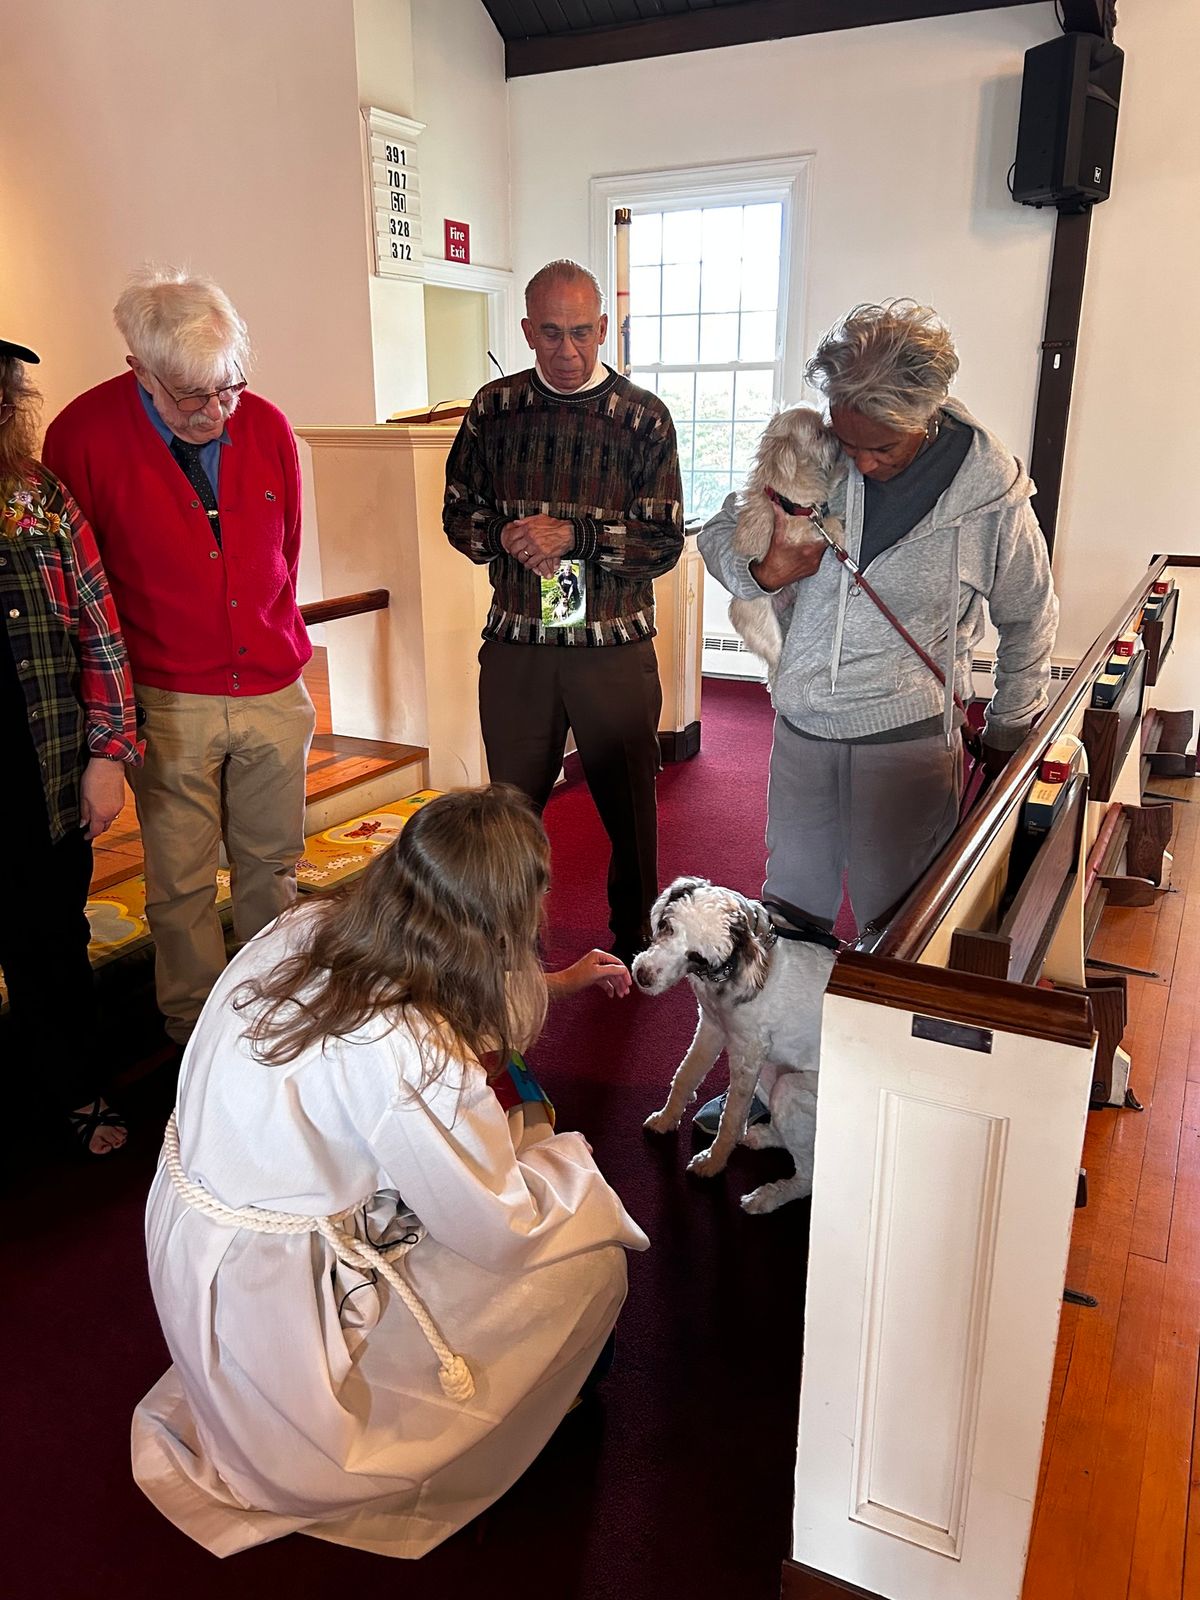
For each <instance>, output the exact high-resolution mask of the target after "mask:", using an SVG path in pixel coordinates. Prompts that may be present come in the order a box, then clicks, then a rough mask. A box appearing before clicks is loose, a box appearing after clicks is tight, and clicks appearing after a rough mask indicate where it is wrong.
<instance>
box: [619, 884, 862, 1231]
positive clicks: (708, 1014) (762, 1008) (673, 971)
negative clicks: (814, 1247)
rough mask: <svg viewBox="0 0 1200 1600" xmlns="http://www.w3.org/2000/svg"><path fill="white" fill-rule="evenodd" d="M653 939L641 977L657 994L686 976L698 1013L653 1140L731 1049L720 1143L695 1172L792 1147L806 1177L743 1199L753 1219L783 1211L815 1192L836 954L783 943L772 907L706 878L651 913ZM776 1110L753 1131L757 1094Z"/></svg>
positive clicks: (653, 1121)
mask: <svg viewBox="0 0 1200 1600" xmlns="http://www.w3.org/2000/svg"><path fill="white" fill-rule="evenodd" d="M650 926H651V929H652V933H653V937H652V939H651V942H650V944H649V946H648V947H647V948H646V949H645V950H643V951H642V953H641V954H640V955H639V956H638V957H637V958H636V959H635V961H634V963H633V977H634V981H635V982H636V983H637V985H638V987H639V988H640V989H643V990H645V992H646V993H647V994H664V993H665V992H666V991H667V990H668V989H670V988H671V987H672V986H673V985H674V984H676V983H678V981H679V980H680V978H684V977H686V978H687V980H688V982H689V983H690V984H691V986H692V991H693V993H694V994H695V996H696V1000H697V1003H698V1005H699V1012H700V1014H699V1020H698V1023H697V1027H696V1036H695V1038H694V1039H693V1040H692V1043H691V1047H690V1049H689V1050H688V1052H687V1055H686V1056H684V1058H683V1061H682V1062H681V1063H680V1065H679V1068H678V1070H677V1071H676V1073H675V1076H674V1078H673V1079H672V1080H671V1092H670V1094H669V1096H668V1098H667V1103H666V1105H665V1106H663V1108H662V1110H661V1111H656V1112H655V1113H654V1115H653V1116H651V1117H647V1119H646V1123H645V1126H646V1127H647V1128H648V1129H650V1130H651V1132H653V1133H670V1132H671V1131H672V1130H673V1129H675V1128H677V1127H678V1126H679V1122H680V1119H681V1118H682V1116H683V1113H684V1111H685V1109H686V1108H687V1106H688V1105H690V1103H691V1102H692V1101H693V1100H694V1099H695V1098H696V1090H697V1089H698V1088H699V1086H700V1084H701V1083H702V1082H703V1080H704V1078H705V1076H706V1075H707V1073H708V1072H709V1070H710V1068H711V1067H712V1065H713V1063H714V1062H715V1061H716V1059H717V1057H718V1056H719V1055H720V1054H721V1051H722V1050H728V1052H729V1094H728V1096H727V1097H726V1101H725V1107H724V1110H723V1111H722V1113H721V1125H720V1127H719V1128H718V1130H717V1136H716V1138H715V1139H714V1140H713V1142H712V1144H711V1145H710V1146H709V1148H708V1149H707V1150H702V1151H701V1152H700V1154H699V1155H697V1156H694V1157H693V1158H692V1160H691V1161H690V1162H689V1163H688V1171H689V1172H694V1173H697V1174H699V1175H700V1176H702V1177H715V1176H716V1174H717V1173H718V1172H720V1171H722V1170H723V1168H724V1166H725V1163H726V1162H727V1161H728V1160H729V1157H730V1154H731V1153H732V1151H733V1148H734V1146H735V1145H736V1144H738V1143H739V1142H741V1143H742V1144H744V1145H746V1146H748V1147H749V1148H750V1149H752V1150H762V1149H766V1148H767V1147H769V1146H773V1145H777V1146H782V1147H783V1148H784V1149H786V1150H787V1151H788V1153H789V1154H790V1155H791V1157H792V1160H793V1161H794V1162H795V1166H796V1170H795V1172H794V1174H793V1175H792V1176H791V1177H790V1178H782V1179H780V1180H778V1181H777V1182H775V1183H765V1184H763V1185H761V1187H759V1188H757V1189H755V1190H754V1191H753V1192H752V1193H751V1194H748V1195H745V1196H744V1197H743V1199H742V1206H743V1207H744V1209H745V1210H747V1211H753V1212H764V1211H774V1210H775V1209H776V1207H778V1206H781V1205H784V1204H786V1202H787V1201H789V1200H800V1199H803V1198H804V1197H805V1196H806V1195H809V1194H811V1193H812V1176H813V1142H814V1139H815V1136H816V1116H817V1067H818V1057H819V1055H820V1048H821V1005H822V1001H823V999H824V995H825V987H826V985H827V984H828V982H829V974H830V972H831V970H832V968H833V963H834V958H835V954H836V951H835V948H834V947H835V946H836V940H834V939H833V938H832V936H829V942H828V945H826V944H824V943H810V942H808V941H807V940H805V941H800V940H796V939H792V938H781V937H780V936H779V933H778V931H777V929H776V928H775V925H774V924H773V923H772V921H771V918H770V915H769V914H768V912H767V908H766V907H765V906H764V905H763V904H762V903H761V902H760V901H757V900H748V899H747V898H746V897H745V895H741V894H738V893H736V891H734V890H732V889H721V888H717V887H716V886H715V885H713V884H711V883H709V882H708V880H707V879H706V878H676V880H675V882H674V883H673V884H671V886H670V887H669V888H668V889H665V890H664V891H663V893H662V894H661V895H659V897H658V899H657V900H656V901H655V903H654V906H653V909H652V910H651V913H650ZM756 1086H757V1087H758V1088H759V1093H760V1095H761V1097H762V1098H763V1099H764V1100H766V1101H767V1103H768V1104H769V1105H770V1108H771V1120H770V1122H769V1123H761V1124H759V1125H758V1126H757V1127H754V1128H750V1129H747V1127H746V1114H747V1112H748V1111H749V1109H750V1101H751V1098H752V1096H753V1094H754V1090H755V1087H756Z"/></svg>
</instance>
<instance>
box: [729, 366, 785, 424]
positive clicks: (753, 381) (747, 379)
mask: <svg viewBox="0 0 1200 1600" xmlns="http://www.w3.org/2000/svg"><path fill="white" fill-rule="evenodd" d="M774 388H775V383H774V374H773V373H770V372H739V373H738V375H737V405H736V406H735V408H734V413H733V414H734V416H735V417H736V418H737V419H738V421H739V422H742V421H747V422H748V421H750V420H752V419H753V418H756V417H761V418H763V420H764V421H765V420H766V418H767V417H769V416H770V415H771V408H772V405H773V404H774Z"/></svg>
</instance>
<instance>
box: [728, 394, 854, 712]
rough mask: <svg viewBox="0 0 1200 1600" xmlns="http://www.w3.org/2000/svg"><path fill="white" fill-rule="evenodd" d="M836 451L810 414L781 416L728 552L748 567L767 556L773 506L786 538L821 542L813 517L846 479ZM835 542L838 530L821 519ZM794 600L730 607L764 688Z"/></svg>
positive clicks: (761, 448)
mask: <svg viewBox="0 0 1200 1600" xmlns="http://www.w3.org/2000/svg"><path fill="white" fill-rule="evenodd" d="M845 470H846V464H845V461H844V460H843V459H842V454H841V446H840V445H839V444H838V441H837V437H836V435H835V434H834V432H833V430H832V429H831V428H830V427H829V424H828V423H827V422H826V421H825V420H824V418H823V417H822V416H821V415H820V414H819V413H818V412H816V411H814V410H812V408H811V407H810V406H795V407H793V408H792V409H791V410H790V411H780V412H779V413H778V414H777V415H776V416H774V417H772V419H771V421H770V422H769V423H768V424H767V426H766V428H765V429H764V430H763V435H762V438H761V439H760V440H759V441H758V449H757V451H756V452H755V456H754V465H753V467H752V468H751V469H750V476H749V478H748V479H747V480H746V486H745V488H744V489H743V490H742V494H741V499H740V509H739V512H738V520H737V527H736V528H735V529H734V533H733V548H734V549H735V550H736V551H737V552H738V554H739V555H744V556H748V557H749V558H750V560H751V561H756V560H758V559H759V558H760V557H761V556H765V555H766V553H767V548H768V546H769V545H770V543H771V538H772V536H773V534H774V532H775V505H776V504H779V505H780V506H781V508H782V510H783V512H784V514H785V517H786V527H787V534H788V538H789V539H790V540H792V541H793V542H795V543H797V544H809V543H811V542H812V541H814V540H816V541H818V542H819V541H820V538H821V535H820V534H819V533H818V532H817V530H816V529H815V528H814V527H813V524H812V520H811V513H812V512H813V511H814V510H815V511H817V512H818V513H820V512H821V509H822V507H823V506H824V505H825V503H826V501H827V500H828V499H829V495H830V492H831V491H832V489H833V487H834V485H835V484H836V483H837V482H838V480H839V479H840V478H841V477H842V476H843V475H844V474H845ZM822 520H823V521H824V524H825V527H826V528H827V529H828V530H829V533H830V534H831V536H832V537H834V538H835V539H837V538H840V534H841V524H840V523H839V522H836V521H834V520H832V519H830V518H827V517H826V518H823V519H822ZM794 598H795V596H794V592H793V589H792V586H791V585H790V584H789V585H787V586H786V587H785V588H783V589H780V590H778V591H777V592H776V593H775V594H769V595H763V596H762V598H761V599H757V598H756V599H753V600H734V601H732V602H731V604H730V607H729V620H730V622H732V623H733V626H734V627H735V628H736V629H737V631H738V633H739V634H740V635H741V636H742V638H743V639H744V640H745V641H746V643H747V645H749V647H750V649H751V650H753V652H754V654H755V655H756V656H760V657H761V658H762V660H763V661H764V662H765V663H766V668H767V681H768V682H769V683H771V684H774V681H775V673H776V671H777V669H778V667H779V656H780V653H781V651H782V649H783V634H784V626H785V624H784V620H783V619H784V618H785V617H786V615H787V613H788V611H789V610H790V609H791V606H792V602H793V600H794Z"/></svg>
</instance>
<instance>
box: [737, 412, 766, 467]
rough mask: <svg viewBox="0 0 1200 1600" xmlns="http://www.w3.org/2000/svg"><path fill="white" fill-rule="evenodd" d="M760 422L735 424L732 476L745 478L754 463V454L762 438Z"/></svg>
mask: <svg viewBox="0 0 1200 1600" xmlns="http://www.w3.org/2000/svg"><path fill="white" fill-rule="evenodd" d="M762 431H763V430H762V423H761V422H736V423H734V427H733V475H734V477H735V478H742V477H745V475H746V473H747V472H749V470H750V467H751V465H752V463H753V461H754V452H755V450H757V448H758V441H759V440H760V439H761V438H762Z"/></svg>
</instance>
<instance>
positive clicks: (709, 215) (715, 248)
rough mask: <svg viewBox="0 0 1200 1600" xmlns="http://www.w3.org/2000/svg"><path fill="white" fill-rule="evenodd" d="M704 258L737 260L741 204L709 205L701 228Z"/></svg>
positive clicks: (740, 226) (707, 259) (740, 241)
mask: <svg viewBox="0 0 1200 1600" xmlns="http://www.w3.org/2000/svg"><path fill="white" fill-rule="evenodd" d="M701 239H702V243H703V249H704V260H705V262H706V263H707V262H709V261H737V260H739V259H740V257H741V254H742V208H741V206H709V208H708V209H707V210H706V211H705V213H704V222H703V227H702V230H701Z"/></svg>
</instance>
